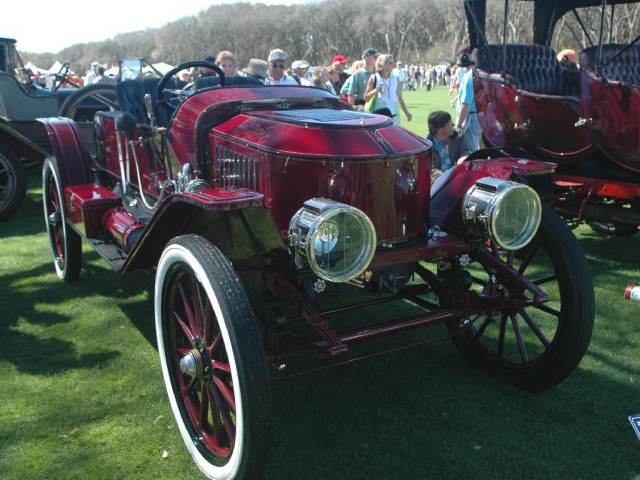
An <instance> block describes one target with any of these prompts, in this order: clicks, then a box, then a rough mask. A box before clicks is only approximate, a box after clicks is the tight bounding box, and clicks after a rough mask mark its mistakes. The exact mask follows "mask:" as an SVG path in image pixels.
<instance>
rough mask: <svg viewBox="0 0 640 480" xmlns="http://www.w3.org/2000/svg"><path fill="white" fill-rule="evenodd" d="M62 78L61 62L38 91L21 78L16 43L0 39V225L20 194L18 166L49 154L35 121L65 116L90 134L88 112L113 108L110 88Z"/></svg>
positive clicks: (90, 115) (22, 188)
mask: <svg viewBox="0 0 640 480" xmlns="http://www.w3.org/2000/svg"><path fill="white" fill-rule="evenodd" d="M68 73H69V63H64V64H63V65H62V67H61V69H60V71H59V72H57V73H56V74H54V75H53V78H52V80H53V84H52V86H51V87H50V88H45V87H42V86H40V85H39V84H38V83H37V82H35V81H34V80H33V78H32V77H31V76H30V75H29V74H28V73H27V71H26V69H25V67H24V63H23V61H22V58H21V57H20V54H19V53H18V50H17V49H16V41H15V40H14V39H12V38H0V220H4V219H5V218H8V217H10V216H11V215H13V214H14V213H15V212H16V210H18V208H19V207H20V204H21V203H22V200H23V199H24V196H25V194H26V187H27V185H26V184H27V175H26V172H25V165H24V163H23V162H24V161H31V162H36V163H39V164H42V162H43V161H44V159H45V157H46V156H47V155H48V153H49V152H50V151H51V143H50V141H49V139H48V136H47V133H46V131H45V129H44V128H43V127H42V124H40V123H39V122H38V121H37V120H36V119H37V118H39V117H52V116H58V115H60V116H70V117H72V118H74V119H75V120H77V121H78V124H79V125H80V127H81V128H82V129H83V130H86V129H88V130H89V132H90V129H91V125H92V123H91V122H92V120H93V115H94V113H95V112H96V111H98V110H104V109H105V108H107V109H108V108H109V107H115V103H114V100H115V86H114V85H110V84H96V85H90V86H87V87H82V86H81V85H78V84H77V83H76V84H74V83H73V81H72V80H70V78H69V76H68ZM86 137H87V138H90V135H87V136H86Z"/></svg>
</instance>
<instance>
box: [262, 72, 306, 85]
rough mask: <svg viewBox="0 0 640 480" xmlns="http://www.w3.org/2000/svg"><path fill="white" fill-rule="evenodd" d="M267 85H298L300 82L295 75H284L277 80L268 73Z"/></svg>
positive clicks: (265, 80) (265, 81)
mask: <svg viewBox="0 0 640 480" xmlns="http://www.w3.org/2000/svg"><path fill="white" fill-rule="evenodd" d="M264 83H265V85H295V86H298V82H296V81H295V80H294V79H293V77H290V76H289V75H283V76H282V78H281V79H280V80H276V79H275V78H273V77H272V76H271V75H267V78H265V79H264Z"/></svg>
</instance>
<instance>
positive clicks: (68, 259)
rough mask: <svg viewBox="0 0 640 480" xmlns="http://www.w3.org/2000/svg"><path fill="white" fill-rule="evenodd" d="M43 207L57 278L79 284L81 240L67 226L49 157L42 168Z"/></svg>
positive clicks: (59, 187) (55, 170)
mask: <svg viewBox="0 0 640 480" xmlns="http://www.w3.org/2000/svg"><path fill="white" fill-rule="evenodd" d="M42 203H43V207H44V221H45V224H46V226H47V235H48V236H49V245H50V246H51V254H52V255H53V264H54V266H55V268H56V274H57V275H58V277H60V278H61V279H63V280H65V281H67V282H72V281H74V280H77V279H78V277H79V275H80V266H81V265H82V239H81V238H80V235H79V234H78V232H76V231H75V230H74V229H73V228H71V226H70V225H69V224H67V213H66V209H65V208H66V207H65V202H64V192H63V187H62V183H61V182H60V173H59V170H58V164H57V162H56V160H55V158H52V157H47V159H46V160H45V162H44V165H43V167H42Z"/></svg>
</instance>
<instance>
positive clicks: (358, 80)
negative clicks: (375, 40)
mask: <svg viewBox="0 0 640 480" xmlns="http://www.w3.org/2000/svg"><path fill="white" fill-rule="evenodd" d="M378 55H379V54H378V51H377V50H376V49H375V48H366V49H365V50H364V51H363V52H362V60H363V61H364V66H363V67H362V68H360V69H358V70H356V72H355V73H354V74H353V75H352V78H351V84H350V85H349V92H348V94H349V103H350V104H351V105H354V106H357V107H360V108H358V110H362V107H363V106H364V104H365V99H364V93H365V91H366V90H367V83H368V82H369V77H371V74H372V73H373V69H374V67H375V64H376V58H378Z"/></svg>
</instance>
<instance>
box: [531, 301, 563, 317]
mask: <svg viewBox="0 0 640 480" xmlns="http://www.w3.org/2000/svg"><path fill="white" fill-rule="evenodd" d="M534 307H535V308H537V309H538V310H542V311H543V312H546V313H548V314H549V315H553V316H554V317H557V318H560V311H558V310H556V309H555V308H551V307H550V306H548V305H544V304H543V305H534Z"/></svg>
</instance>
